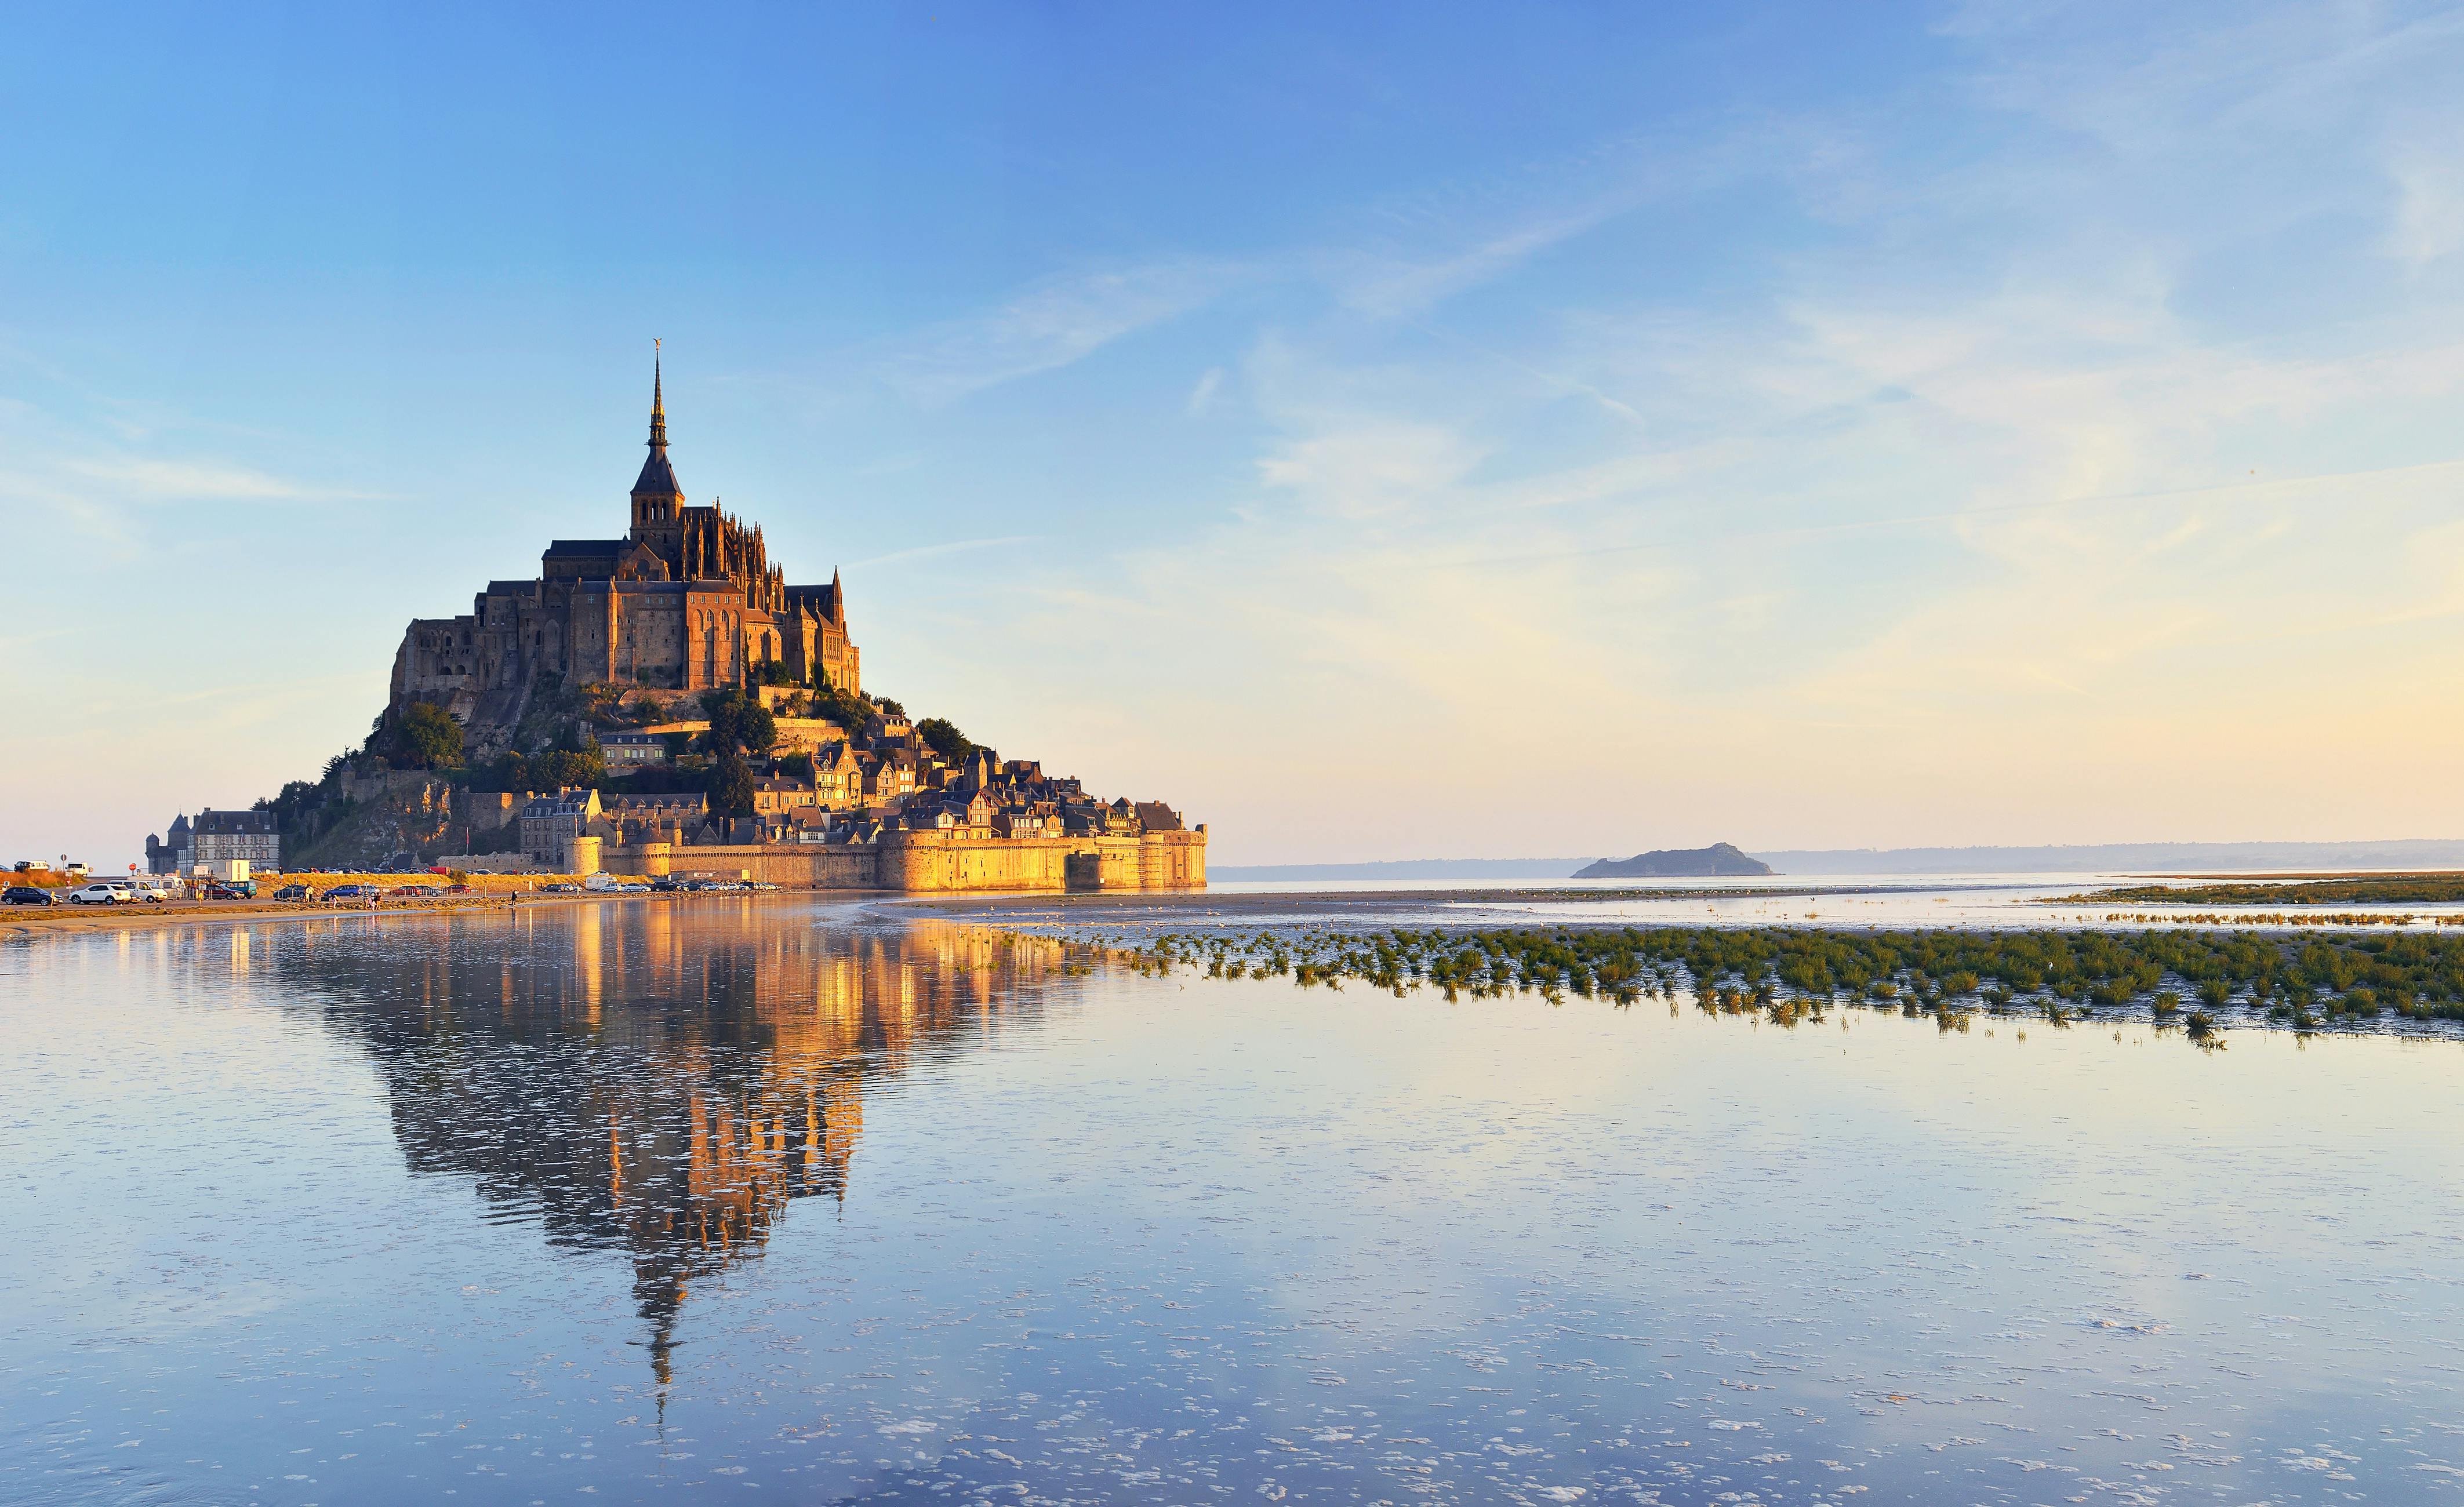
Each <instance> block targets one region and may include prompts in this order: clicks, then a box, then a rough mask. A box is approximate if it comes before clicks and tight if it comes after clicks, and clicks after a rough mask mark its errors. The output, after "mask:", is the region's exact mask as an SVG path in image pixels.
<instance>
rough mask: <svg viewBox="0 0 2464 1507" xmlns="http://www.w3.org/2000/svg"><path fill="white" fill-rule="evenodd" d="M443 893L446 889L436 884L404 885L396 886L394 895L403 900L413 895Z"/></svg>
mask: <svg viewBox="0 0 2464 1507" xmlns="http://www.w3.org/2000/svg"><path fill="white" fill-rule="evenodd" d="M443 893H444V891H443V890H441V889H438V888H437V887H436V886H435V885H398V886H396V887H395V889H394V891H393V897H394V898H395V899H396V900H402V899H406V898H409V897H413V896H421V895H441V894H443Z"/></svg>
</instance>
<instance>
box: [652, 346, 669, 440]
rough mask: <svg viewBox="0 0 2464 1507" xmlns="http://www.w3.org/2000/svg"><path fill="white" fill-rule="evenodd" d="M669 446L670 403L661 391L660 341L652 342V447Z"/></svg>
mask: <svg viewBox="0 0 2464 1507" xmlns="http://www.w3.org/2000/svg"><path fill="white" fill-rule="evenodd" d="M650 448H652V449H654V450H664V449H666V448H668V405H667V402H666V398H665V395H664V394H663V393H662V392H661V391H660V374H659V342H658V341H657V340H652V341H651V342H650Z"/></svg>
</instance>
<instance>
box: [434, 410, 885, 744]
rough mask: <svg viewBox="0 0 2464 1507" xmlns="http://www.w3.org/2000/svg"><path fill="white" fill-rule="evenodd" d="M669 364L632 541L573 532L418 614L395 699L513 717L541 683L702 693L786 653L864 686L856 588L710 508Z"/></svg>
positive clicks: (802, 671)
mask: <svg viewBox="0 0 2464 1507" xmlns="http://www.w3.org/2000/svg"><path fill="white" fill-rule="evenodd" d="M665 397H666V395H665V393H664V391H663V377H662V374H661V373H660V371H659V369H658V366H657V364H656V363H655V362H654V363H653V365H652V369H651V377H650V442H649V443H650V453H649V459H647V460H645V461H644V462H643V463H642V473H641V475H640V476H639V477H637V478H636V479H635V480H634V482H633V498H632V516H631V526H630V527H629V528H628V529H627V531H626V534H625V536H624V537H623V538H616V539H558V540H556V541H554V542H553V543H551V544H549V545H548V547H547V552H546V553H545V554H543V555H541V556H540V557H539V579H536V580H492V581H490V582H489V583H488V586H487V589H486V590H484V591H482V592H480V593H479V594H478V595H477V596H476V597H475V598H473V601H472V606H471V611H470V613H469V614H468V615H467V616H464V617H459V618H419V619H415V620H413V621H412V622H411V624H410V627H409V629H408V630H407V632H406V633H404V635H403V641H402V648H401V649H400V650H399V651H398V652H397V653H396V654H395V656H394V667H393V686H392V698H391V700H392V705H393V707H394V708H395V709H397V710H399V709H400V708H402V707H403V706H405V705H406V704H407V703H409V702H412V701H429V702H435V703H439V704H441V705H443V706H444V707H446V708H447V709H448V710H451V712H452V713H453V714H454V715H455V716H456V717H457V718H459V719H460V720H461V721H462V722H464V723H465V724H472V723H502V722H506V721H509V720H511V719H512V718H513V717H514V716H516V715H518V709H519V707H520V705H521V703H522V701H523V699H524V698H525V696H526V695H527V694H528V692H529V690H530V689H531V688H533V687H534V686H536V685H539V684H541V683H543V682H545V681H546V680H547V678H549V677H556V678H560V679H561V680H562V681H563V682H564V683H566V684H571V685H586V684H591V683H599V684H605V685H608V686H613V687H619V688H627V689H629V688H637V687H638V688H644V689H657V690H673V691H699V690H708V689H712V688H716V687H722V686H738V685H743V684H746V683H747V682H748V681H749V680H752V679H754V678H755V677H756V673H757V671H758V668H759V666H762V665H764V664H767V663H770V662H774V661H775V662H777V663H778V664H779V665H780V666H782V667H783V668H784V669H785V671H786V673H787V675H788V676H790V677H792V678H793V679H794V680H795V681H797V682H798V683H802V684H812V683H814V682H815V681H816V679H817V678H818V679H819V680H825V681H827V682H828V683H829V684H830V685H832V686H835V687H837V688H840V689H842V690H846V691H848V692H860V691H861V690H862V689H863V684H862V676H861V670H860V666H859V661H858V655H857V652H856V647H855V644H853V643H852V642H850V641H849V640H848V638H847V601H846V599H845V598H844V597H843V596H842V594H841V592H840V588H839V581H838V577H837V575H836V574H835V573H833V574H832V576H831V578H830V582H829V584H828V585H826V586H790V585H788V584H787V583H786V582H787V578H786V575H785V573H784V572H783V571H781V569H780V568H779V567H778V566H777V565H774V564H772V563H771V561H770V556H769V551H768V549H767V547H766V546H765V545H764V544H763V542H762V538H761V530H760V528H759V526H758V525H757V526H754V527H751V528H748V527H746V526H745V525H744V524H743V523H742V522H740V521H739V520H737V519H736V518H732V517H730V516H728V515H727V514H726V513H722V512H721V511H719V509H718V508H717V507H716V506H715V504H714V505H713V506H710V507H695V506H693V505H691V504H689V503H687V502H686V501H685V490H684V487H683V485H682V484H681V483H679V482H678V481H677V480H676V471H675V467H674V466H673V465H672V464H671V463H670V461H669V460H668V416H667V408H666V402H665Z"/></svg>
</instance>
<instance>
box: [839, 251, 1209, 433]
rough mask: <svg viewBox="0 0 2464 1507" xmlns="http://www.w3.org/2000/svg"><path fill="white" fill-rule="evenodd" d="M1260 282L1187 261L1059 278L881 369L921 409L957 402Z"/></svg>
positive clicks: (904, 351) (913, 347)
mask: <svg viewBox="0 0 2464 1507" xmlns="http://www.w3.org/2000/svg"><path fill="white" fill-rule="evenodd" d="M1253 275H1254V269H1251V268H1248V267H1245V266H1243V265H1242V264H1239V263H1233V262H1221V261H1186V262H1168V263H1163V264H1159V265H1155V266H1149V267H1136V268H1128V269H1122V270H1117V271H1111V272H1102V273H1086V274H1082V275H1079V276H1074V277H1067V278H1061V279H1056V280H1054V281H1051V282H1046V283H1044V284H1042V285H1040V286H1038V287H1035V288H1032V289H1029V290H1027V291H1026V292H1024V293H1023V294H1021V295H1018V296H1017V297H1015V298H1012V299H1011V300H1010V301H1009V302H1007V303H1005V304H1002V305H1001V307H999V308H997V309H991V310H987V311H985V312H984V313H982V314H979V315H974V316H969V317H963V318H957V319H952V320H949V321H947V322H945V323H942V324H939V325H935V326H934V327H932V328H930V329H927V330H925V331H922V332H921V333H919V334H917V335H916V336H914V337H913V338H912V339H907V340H905V341H902V342H900V344H899V346H898V347H897V348H896V349H894V350H892V351H891V352H890V353H889V354H888V355H887V357H886V358H885V359H884V360H883V361H882V364H881V370H882V373H883V376H884V378H885V380H887V381H888V382H889V383H890V384H891V386H892V387H893V388H895V389H897V390H898V391H899V392H901V393H903V394H905V395H906V396H907V397H909V398H910V399H912V400H913V401H914V402H917V403H921V404H945V403H951V402H954V401H956V400H957V399H960V398H964V397H966V396H968V395H969V394H971V393H977V392H981V391H983V390H984V389H986V388H988V387H995V386H999V385H1001V383H1003V382H1016V381H1018V380H1019V379H1021V378H1023V377H1032V376H1035V375H1036V374H1038V373H1040V372H1048V371H1053V370H1056V369H1058V368H1060V367H1064V366H1067V365H1069V364H1071V363H1073V362H1075V361H1080V360H1085V359H1086V358H1087V357H1089V356H1090V355H1093V354H1094V353H1095V352H1096V351H1099V350H1101V349H1103V348H1104V347H1105V346H1107V345H1110V344H1111V343H1112V342H1113V341H1115V340H1118V339H1123V338H1124V337H1127V336H1130V335H1134V334H1136V333H1137V332H1138V331H1141V330H1145V329H1150V328H1152V327H1154V326H1155V325H1159V324H1163V323H1165V322H1167V321H1169V320H1172V319H1176V318H1178V317H1181V316H1182V315H1185V314H1188V313H1190V312H1191V311H1193V310H1196V309H1199V308H1202V307H1204V306H1205V305H1206V304H1208V303H1211V302H1213V301H1214V300H1215V299H1217V298H1219V297H1221V296H1222V295H1224V294H1225V293H1227V292H1228V291H1230V290H1231V289H1233V288H1235V287H1237V286H1239V285H1240V284H1241V283H1243V281H1245V280H1247V279H1248V278H1250V277H1251V276H1253Z"/></svg>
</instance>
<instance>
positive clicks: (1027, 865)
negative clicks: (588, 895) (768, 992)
mask: <svg viewBox="0 0 2464 1507" xmlns="http://www.w3.org/2000/svg"><path fill="white" fill-rule="evenodd" d="M566 867H567V869H568V871H569V872H572V873H576V874H593V873H599V872H602V871H605V872H609V873H618V874H649V875H651V876H653V877H656V876H660V875H668V874H674V875H701V876H707V877H709V878H712V879H730V880H733V879H751V880H755V881H758V882H759V883H762V884H770V885H789V886H793V887H796V888H800V889H803V888H810V889H888V890H897V891H901V892H904V893H908V894H957V893H962V892H966V891H971V890H1067V889H1079V890H1108V889H1109V890H1121V889H1203V888H1204V887H1206V834H1205V832H1204V831H1203V830H1200V831H1197V832H1150V833H1147V834H1145V835H1144V836H1141V837H1074V838H978V837H968V836H963V835H960V834H957V833H951V832H895V833H889V834H886V835H885V836H884V837H883V838H882V840H881V841H879V842H876V843H872V844H869V845H864V846H857V845H847V844H824V843H794V842H786V843H780V842H764V843H757V844H747V845H743V846H728V845H716V844H714V845H688V844H682V843H670V842H645V843H641V844H638V845H634V846H627V847H617V846H612V845H603V844H602V843H601V841H600V840H599V839H597V838H580V839H576V840H575V841H573V843H572V844H571V845H570V850H569V853H568V862H567V864H566Z"/></svg>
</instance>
